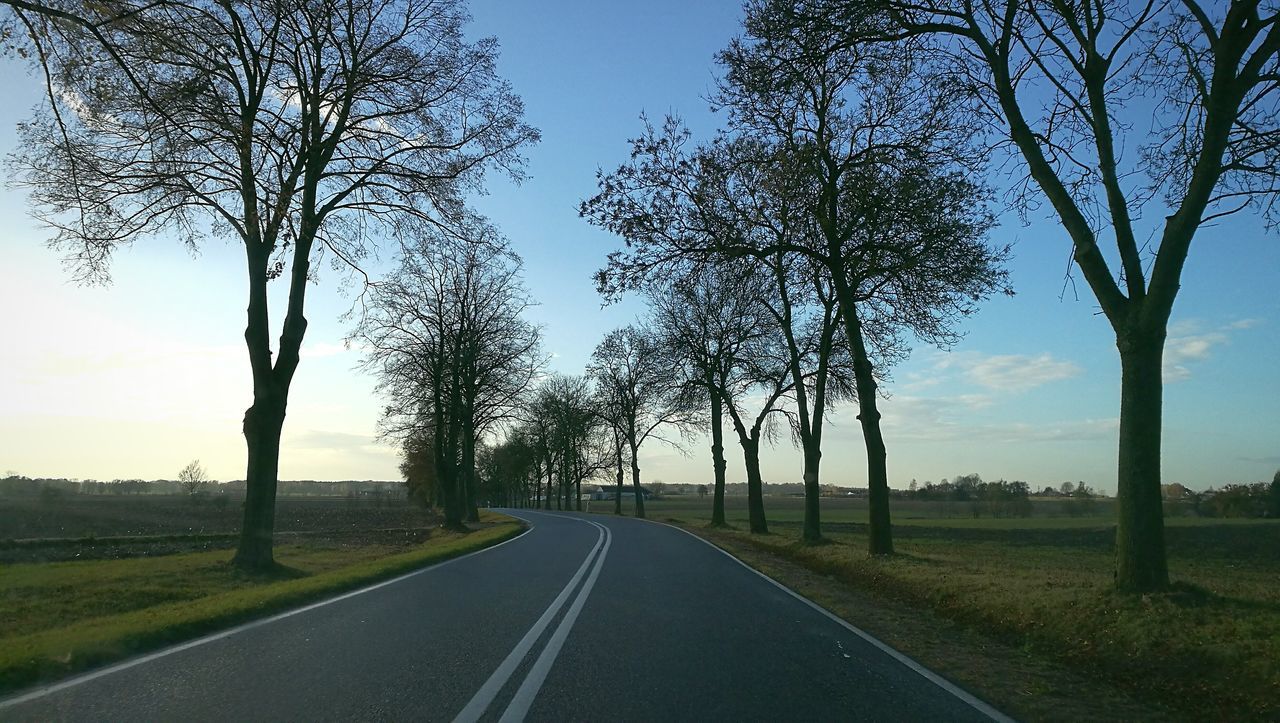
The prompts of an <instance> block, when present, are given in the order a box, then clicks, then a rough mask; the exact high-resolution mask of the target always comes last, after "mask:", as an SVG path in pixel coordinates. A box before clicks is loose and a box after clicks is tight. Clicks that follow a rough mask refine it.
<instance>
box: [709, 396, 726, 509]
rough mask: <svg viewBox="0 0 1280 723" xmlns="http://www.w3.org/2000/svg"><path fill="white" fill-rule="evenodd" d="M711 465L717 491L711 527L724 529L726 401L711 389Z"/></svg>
mask: <svg viewBox="0 0 1280 723" xmlns="http://www.w3.org/2000/svg"><path fill="white" fill-rule="evenodd" d="M711 389H712V391H711V465H712V467H713V468H714V470H715V489H714V491H713V494H712V497H711V526H712V527H724V526H725V525H726V524H727V523H726V522H725V519H724V473H725V469H726V467H728V462H727V461H725V458H724V429H723V428H722V420H723V418H724V407H723V405H724V401H723V400H721V398H720V395H719V394H718V393H717V392H716V391H715V390H714V388H711Z"/></svg>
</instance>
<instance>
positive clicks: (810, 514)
mask: <svg viewBox="0 0 1280 723" xmlns="http://www.w3.org/2000/svg"><path fill="white" fill-rule="evenodd" d="M803 446H804V532H803V533H802V535H801V539H802V540H804V541H805V542H819V541H821V540H822V523H821V522H820V519H819V518H820V514H821V509H820V507H819V497H820V490H819V488H818V465H819V464H820V463H821V461H822V450H821V449H820V448H819V446H818V444H817V443H816V442H815V441H814V440H812V439H806V440H804V441H803Z"/></svg>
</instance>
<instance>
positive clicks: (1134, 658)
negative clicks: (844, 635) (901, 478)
mask: <svg viewBox="0 0 1280 723" xmlns="http://www.w3.org/2000/svg"><path fill="white" fill-rule="evenodd" d="M703 502H704V501H703V500H700V499H697V498H691V499H676V500H671V499H663V500H650V501H649V502H647V503H646V512H647V515H648V517H649V518H650V519H653V520H658V521H666V522H672V523H676V524H679V525H681V526H683V527H685V528H686V529H689V530H691V531H694V532H696V533H697V534H699V535H702V536H704V537H707V538H708V539H710V540H712V541H714V542H716V543H717V544H720V545H721V546H722V547H725V548H726V549H729V550H731V551H733V552H735V554H739V555H741V556H742V557H743V558H744V559H746V560H748V561H749V562H751V563H752V564H753V565H755V566H757V567H763V568H765V569H766V570H767V571H768V572H769V573H770V574H774V575H776V576H777V577H779V579H781V580H782V581H783V582H785V583H788V584H793V583H796V581H794V580H789V579H788V577H787V573H786V570H785V566H781V567H779V568H778V569H773V568H771V567H770V566H772V565H778V564H780V563H782V562H790V563H795V564H798V565H799V566H801V567H803V568H804V569H805V570H807V571H809V572H811V573H817V574H818V575H819V576H821V577H820V578H819V583H818V585H817V587H816V588H815V589H814V590H812V591H810V592H811V593H812V595H813V596H815V597H816V598H818V599H819V600H820V601H821V598H822V596H823V595H824V594H826V593H824V592H823V589H824V586H826V588H827V592H828V593H829V594H830V597H831V599H836V598H838V597H839V592H840V591H839V589H838V588H840V587H846V588H848V589H856V590H859V591H862V592H866V593H870V594H872V595H874V596H875V597H876V598H878V599H880V600H882V601H888V602H889V603H890V604H892V605H906V606H909V607H910V608H915V609H918V610H927V611H929V613H930V614H936V615H938V616H940V617H941V618H943V619H945V620H948V621H951V622H953V623H955V624H958V625H960V626H962V627H964V628H966V629H971V630H976V631H979V632H981V633H983V634H985V635H989V636H991V637H992V638H994V639H996V640H999V641H1003V642H1004V643H1006V644H1009V645H1011V646H1013V647H1014V648H1017V649H1021V650H1023V651H1026V652H1028V653H1029V654H1031V655H1033V656H1035V657H1039V658H1043V659H1047V660H1051V661H1055V662H1056V663H1059V664H1061V665H1063V666H1064V667H1066V668H1069V669H1070V670H1072V671H1073V672H1075V673H1080V674H1083V675H1085V676H1087V677H1090V678H1092V679H1094V680H1097V681H1106V682H1107V683H1108V684H1117V685H1119V686H1120V687H1121V688H1123V689H1124V690H1127V691H1128V692H1129V693H1131V694H1132V695H1134V696H1136V697H1138V698H1139V699H1145V700H1147V701H1149V702H1151V704H1152V705H1159V706H1170V705H1172V706H1176V709H1175V713H1177V714H1180V715H1185V716H1186V717H1188V718H1204V717H1208V718H1214V719H1246V718H1247V719H1256V718H1271V717H1275V716H1277V715H1280V586H1278V585H1277V584H1276V581H1277V580H1280V554H1277V552H1276V551H1277V550H1280V521H1272V520H1228V521H1223V520H1215V519H1204V518H1190V517H1174V518H1169V519H1168V529H1167V539H1168V549H1169V559H1170V574H1171V576H1172V578H1173V580H1174V581H1175V585H1174V588H1173V590H1172V591H1170V592H1168V593H1164V594H1157V595H1145V596H1140V597H1130V596H1124V595H1118V594H1115V593H1113V592H1111V589H1110V585H1111V579H1112V569H1113V564H1114V562H1113V554H1114V523H1113V521H1112V519H1111V518H1110V515H1109V512H1110V510H1109V509H1108V508H1107V507H1104V506H1102V505H1100V506H1099V509H1101V510H1106V511H1107V512H1108V514H1095V515H1094V516H1091V517H1077V518H1072V517H1064V516H1050V515H1051V514H1052V512H1053V511H1056V510H1055V509H1054V508H1053V507H1052V506H1050V505H1051V504H1052V503H1043V502H1042V503H1040V504H1039V505H1038V506H1037V508H1036V510H1035V515H1034V516H1032V517H1029V518H1006V519H993V518H989V517H984V518H979V519H973V518H972V516H970V517H968V518H962V517H958V516H957V517H954V518H948V517H946V516H945V515H946V514H947V512H948V511H947V510H946V509H945V508H944V507H940V506H938V505H943V504H946V503H914V502H905V503H903V502H895V505H894V508H893V511H894V528H895V529H894V534H895V546H896V552H897V554H896V555H895V556H893V557H892V558H885V559H880V558H869V557H868V556H867V554H866V545H867V539H866V535H865V528H864V522H865V515H866V508H865V501H864V500H840V499H837V500H824V502H823V532H824V535H826V537H827V538H828V543H827V544H822V545H804V544H802V543H800V542H799V537H800V520H801V517H802V515H803V510H802V502H801V501H800V500H799V499H795V498H766V500H765V509H766V513H767V517H768V521H769V525H770V534H768V535H751V534H749V533H747V532H746V501H745V499H742V498H733V497H731V498H727V500H726V502H727V510H726V512H727V516H728V518H729V522H730V525H731V526H732V527H733V528H734V529H729V530H713V529H709V528H708V527H707V522H708V521H709V520H710V500H709V498H708V499H707V500H705V504H704V503H703ZM607 505H608V506H607V507H606V506H605V505H602V504H601V503H600V502H594V503H593V507H592V511H594V512H602V511H603V512H612V502H609V503H607ZM929 505H932V506H929ZM602 508H604V509H602ZM624 509H625V510H626V511H627V512H628V513H629V512H630V506H629V505H627V506H626V507H625V508H624ZM793 586H795V587H797V588H798V589H800V587H801V586H800V585H799V584H793ZM833 607H838V605H835V606H833ZM838 611H839V612H842V613H846V617H849V619H850V620H851V621H852V622H854V623H855V624H858V623H859V620H858V616H859V615H860V611H858V610H857V609H850V610H838ZM873 632H876V631H875V630H873ZM881 632H882V633H883V635H884V636H885V637H886V639H888V640H891V641H893V636H894V631H892V630H886V631H881ZM894 642H895V644H897V643H901V644H904V645H906V646H907V647H909V646H910V641H909V640H908V641H905V642H903V641H894ZM908 652H910V651H909V650H908ZM941 665H944V666H945V661H943V662H942V663H941ZM960 674H961V675H963V673H962V672H961V673H960ZM981 684H982V682H981V681H979V685H981ZM1031 717H1040V715H1032V716H1031Z"/></svg>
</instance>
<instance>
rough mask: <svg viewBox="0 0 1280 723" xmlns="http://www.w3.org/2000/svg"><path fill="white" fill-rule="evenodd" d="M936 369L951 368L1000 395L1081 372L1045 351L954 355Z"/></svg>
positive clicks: (1072, 364)
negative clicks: (1034, 353) (1033, 353)
mask: <svg viewBox="0 0 1280 723" xmlns="http://www.w3.org/2000/svg"><path fill="white" fill-rule="evenodd" d="M936 368H937V369H940V370H945V369H950V368H955V369H957V370H959V371H960V372H961V373H962V374H963V375H964V377H965V378H966V379H968V380H969V381H970V382H972V383H974V384H977V385H978V386H981V387H984V388H986V389H991V390H994V391H1003V392H1025V391H1028V390H1030V389H1034V388H1036V387H1039V386H1043V385H1045V384H1049V383H1050V382H1056V381H1060V380H1063V379H1070V378H1072V377H1076V376H1079V375H1080V374H1081V373H1083V372H1084V369H1083V368H1082V367H1080V365H1078V364H1076V363H1074V362H1070V361H1065V360H1062V359H1055V358H1054V357H1053V355H1052V354H1050V353H1048V352H1042V353H1040V354H1037V355H1035V356H1028V355H1025V354H982V353H980V352H958V353H953V354H950V355H948V356H946V357H943V358H942V360H941V361H939V362H938V364H937V366H936Z"/></svg>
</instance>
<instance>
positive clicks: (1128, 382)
mask: <svg viewBox="0 0 1280 723" xmlns="http://www.w3.org/2000/svg"><path fill="white" fill-rule="evenodd" d="M1117 346H1118V347H1119V349H1120V369H1121V381H1120V454H1119V465H1118V467H1119V469H1118V475H1117V490H1116V500H1117V505H1118V520H1117V522H1118V524H1117V525H1116V580H1115V582H1116V587H1117V588H1119V589H1121V590H1126V591H1130V592H1150V591H1156V590H1161V589H1164V588H1166V587H1168V586H1169V568H1168V562H1167V560H1166V558H1165V545H1164V510H1163V507H1162V501H1161V496H1160V481H1161V480H1160V427H1161V423H1162V395H1163V380H1162V378H1161V374H1162V369H1161V365H1162V362H1163V356H1164V332H1163V327H1162V329H1161V332H1160V333H1159V334H1147V335H1142V334H1128V335H1124V336H1122V337H1120V338H1118V339H1117Z"/></svg>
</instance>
